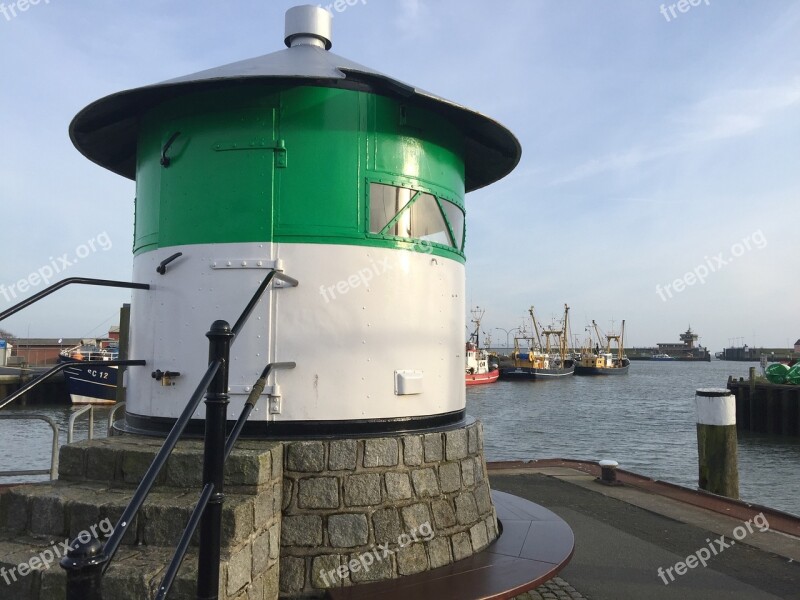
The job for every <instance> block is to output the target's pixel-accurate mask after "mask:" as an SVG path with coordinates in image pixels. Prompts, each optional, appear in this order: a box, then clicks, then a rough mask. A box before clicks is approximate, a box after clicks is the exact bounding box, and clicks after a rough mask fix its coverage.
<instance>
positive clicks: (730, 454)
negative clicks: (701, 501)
mask: <svg viewBox="0 0 800 600" xmlns="http://www.w3.org/2000/svg"><path fill="white" fill-rule="evenodd" d="M695 408H696V413H697V460H698V485H699V486H700V489H703V490H706V491H707V492H711V493H713V494H719V495H721V496H727V497H729V498H735V499H738V498H739V465H738V454H737V446H736V398H735V397H734V395H733V394H732V393H731V392H730V391H728V390H726V389H699V390H697V392H696V394H695Z"/></svg>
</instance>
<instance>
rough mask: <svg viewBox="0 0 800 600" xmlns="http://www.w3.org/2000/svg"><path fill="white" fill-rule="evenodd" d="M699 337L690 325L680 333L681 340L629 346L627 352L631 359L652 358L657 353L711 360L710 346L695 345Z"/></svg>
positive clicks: (674, 357)
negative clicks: (643, 345) (646, 345)
mask: <svg viewBox="0 0 800 600" xmlns="http://www.w3.org/2000/svg"><path fill="white" fill-rule="evenodd" d="M698 337H699V336H698V335H697V334H696V333H694V332H693V331H692V327H691V325H690V326H689V328H688V329H687V330H686V331H685V332H684V333H682V334H680V340H681V341H680V342H660V343H658V344H657V346H658V347H657V348H628V349H626V354H627V355H628V358H629V359H631V360H652V359H653V357H654V356H656V355H661V356H662V357H663V356H664V355H668V356H669V357H670V358H672V359H674V360H684V361H691V360H699V361H710V360H711V353H710V352H709V351H708V348H705V347H703V346H699V345H698V346H695V342H697V339H698Z"/></svg>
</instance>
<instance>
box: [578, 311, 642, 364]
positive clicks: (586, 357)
mask: <svg viewBox="0 0 800 600" xmlns="http://www.w3.org/2000/svg"><path fill="white" fill-rule="evenodd" d="M592 327H593V328H594V331H595V333H596V334H597V339H598V343H597V345H596V346H595V347H594V349H592V348H591V342H590V343H589V344H588V345H587V346H586V347H584V348H583V349H582V350H581V353H580V356H579V358H578V363H577V364H576V365H575V375H625V374H626V373H627V372H628V368H629V367H630V365H631V361H630V360H628V358H627V357H626V356H625V348H624V335H625V321H622V329H621V331H620V333H619V334H614V333H611V334H607V335H605V336H603V335H601V333H600V328H599V327H598V325H597V323H595V322H594V321H592ZM604 339H605V341H603V340H604ZM601 344H603V346H602V347H601ZM612 344H614V345H615V346H616V347H615V348H612Z"/></svg>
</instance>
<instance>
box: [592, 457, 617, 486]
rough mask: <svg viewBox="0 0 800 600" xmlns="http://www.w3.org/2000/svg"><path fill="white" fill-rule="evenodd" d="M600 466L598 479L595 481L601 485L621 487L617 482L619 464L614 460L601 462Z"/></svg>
mask: <svg viewBox="0 0 800 600" xmlns="http://www.w3.org/2000/svg"><path fill="white" fill-rule="evenodd" d="M598 464H599V465H600V478H599V479H598V480H597V481H599V482H600V483H602V484H603V485H622V483H621V482H619V481H617V467H618V466H619V463H618V462H617V461H615V460H601V461H600V462H599V463H598Z"/></svg>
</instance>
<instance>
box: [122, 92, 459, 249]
mask: <svg viewBox="0 0 800 600" xmlns="http://www.w3.org/2000/svg"><path fill="white" fill-rule="evenodd" d="M141 132H142V133H141V135H140V139H139V149H138V162H137V182H136V184H137V193H136V197H137V199H136V216H135V235H134V252H136V253H140V252H147V251H149V250H154V249H157V248H163V247H169V246H176V245H186V244H206V243H237V242H270V241H274V242H282V241H286V242H301V243H335V244H352V245H363V246H377V247H392V248H398V249H407V248H408V247H410V246H413V242H409V241H408V240H399V239H394V238H391V237H387V236H375V235H370V234H369V233H368V228H369V213H368V206H369V204H368V202H369V198H368V193H367V190H368V189H369V182H370V181H376V182H377V181H380V182H385V183H393V184H394V185H403V186H407V187H410V188H412V189H415V190H422V191H427V192H430V193H432V194H434V195H435V196H438V197H442V198H445V199H447V200H450V201H453V203H455V204H456V205H458V206H460V207H461V208H463V205H464V160H463V155H464V151H463V136H462V135H461V134H460V133H459V131H458V129H457V127H455V126H454V125H453V124H451V123H448V122H447V121H444V120H443V119H441V117H438V116H436V115H433V114H431V113H428V112H426V111H424V110H422V109H419V108H415V107H406V106H403V105H402V104H401V103H400V102H398V101H396V100H394V99H390V98H386V97H383V96H378V95H375V94H369V93H366V92H357V91H352V90H339V89H333V88H317V87H313V86H300V87H293V88H277V87H273V86H265V85H263V84H258V85H247V86H244V85H243V86H242V87H239V88H234V89H227V90H224V91H214V92H205V93H198V94H193V95H191V96H186V97H182V98H177V99H175V100H172V101H170V102H167V103H165V104H163V105H161V106H159V107H157V108H156V109H154V110H153V111H151V112H150V113H148V114H147V115H146V116H145V118H144V120H143V123H142V127H141ZM176 132H180V133H179V135H177V136H176V137H175V138H174V141H173V143H172V145H171V146H170V147H169V149H167V150H166V151H165V149H164V146H165V143H166V142H167V140H169V139H170V138H171V137H172V136H174V135H175V133H176ZM162 154H165V155H166V156H167V158H168V162H169V164H168V166H164V165H162V164H161V163H162ZM448 226H449V223H448ZM431 246H432V247H434V246H437V247H435V248H434V250H432V253H434V254H436V255H437V256H443V257H446V258H452V259H453V260H457V261H461V262H463V260H464V255H463V253H462V252H461V251H457V250H455V249H453V248H447V247H444V246H442V247H441V248H438V245H431Z"/></svg>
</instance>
